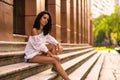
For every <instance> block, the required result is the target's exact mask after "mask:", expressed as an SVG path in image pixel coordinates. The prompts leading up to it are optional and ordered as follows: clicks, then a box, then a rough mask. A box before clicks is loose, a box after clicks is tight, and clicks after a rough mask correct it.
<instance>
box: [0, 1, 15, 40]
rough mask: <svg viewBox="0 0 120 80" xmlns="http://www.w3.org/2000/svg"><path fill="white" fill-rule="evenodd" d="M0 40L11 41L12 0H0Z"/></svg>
mask: <svg viewBox="0 0 120 80" xmlns="http://www.w3.org/2000/svg"><path fill="white" fill-rule="evenodd" d="M0 41H13V0H0Z"/></svg>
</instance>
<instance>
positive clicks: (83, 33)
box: [81, 0, 85, 43]
mask: <svg viewBox="0 0 120 80" xmlns="http://www.w3.org/2000/svg"><path fill="white" fill-rule="evenodd" d="M81 38H82V43H84V42H85V0H82V27H81Z"/></svg>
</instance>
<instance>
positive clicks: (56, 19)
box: [47, 0, 61, 41]
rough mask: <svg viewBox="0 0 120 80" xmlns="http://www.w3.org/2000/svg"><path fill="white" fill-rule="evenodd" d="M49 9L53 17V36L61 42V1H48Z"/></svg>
mask: <svg viewBox="0 0 120 80" xmlns="http://www.w3.org/2000/svg"><path fill="white" fill-rule="evenodd" d="M47 1H48V2H47V4H48V5H47V9H48V11H49V12H50V13H51V16H52V35H53V36H54V37H55V38H56V39H57V40H58V41H61V25H60V24H61V21H60V1H61V0H47Z"/></svg>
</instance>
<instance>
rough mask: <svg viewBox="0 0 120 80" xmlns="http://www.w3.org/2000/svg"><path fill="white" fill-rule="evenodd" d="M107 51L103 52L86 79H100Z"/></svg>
mask: <svg viewBox="0 0 120 80" xmlns="http://www.w3.org/2000/svg"><path fill="white" fill-rule="evenodd" d="M105 55H106V54H105V53H101V56H100V58H99V59H98V61H97V62H96V63H95V65H94V66H93V68H92V69H91V70H90V72H89V74H88V75H87V77H86V78H85V80H99V76H100V72H101V69H102V66H103V61H104V58H105Z"/></svg>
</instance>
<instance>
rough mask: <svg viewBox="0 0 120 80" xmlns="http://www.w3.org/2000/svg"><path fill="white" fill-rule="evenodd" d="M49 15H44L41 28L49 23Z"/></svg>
mask: <svg viewBox="0 0 120 80" xmlns="http://www.w3.org/2000/svg"><path fill="white" fill-rule="evenodd" d="M48 20H49V15H48V14H44V15H43V16H42V17H41V19H40V26H45V25H46V24H47V23H48Z"/></svg>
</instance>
